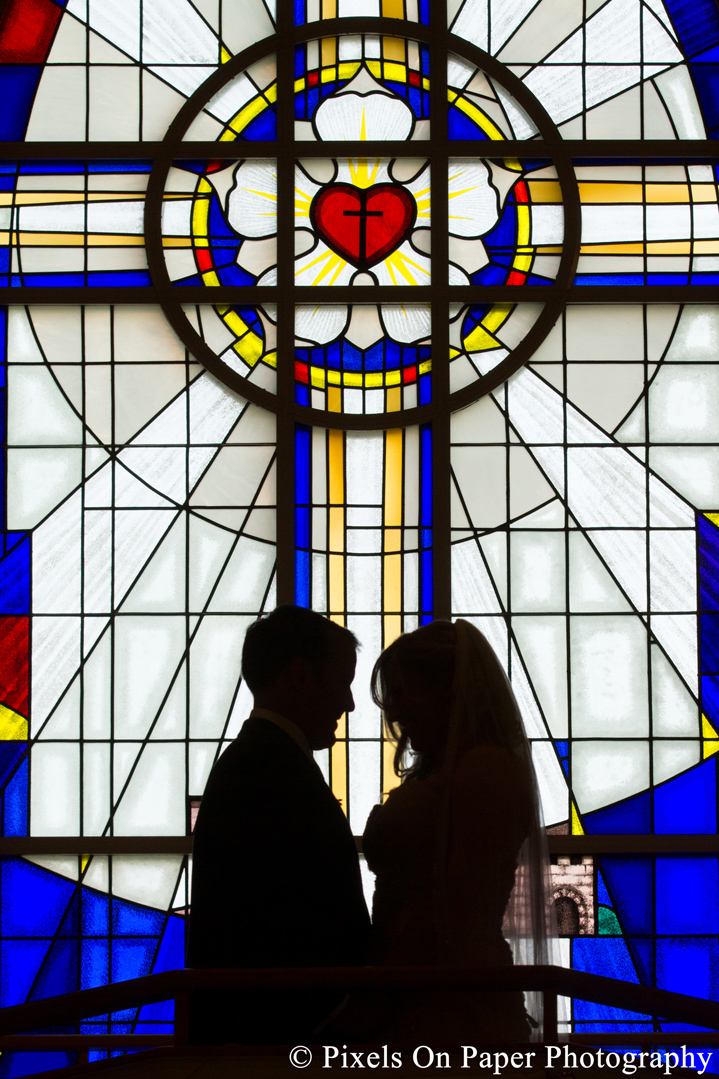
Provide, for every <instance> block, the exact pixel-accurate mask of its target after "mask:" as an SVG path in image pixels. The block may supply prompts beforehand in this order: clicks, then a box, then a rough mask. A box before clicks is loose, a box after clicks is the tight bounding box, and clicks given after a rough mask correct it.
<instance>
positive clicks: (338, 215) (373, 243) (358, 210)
mask: <svg viewBox="0 0 719 1079" xmlns="http://www.w3.org/2000/svg"><path fill="white" fill-rule="evenodd" d="M416 217H417V207H416V205H415V201H414V199H413V198H412V196H411V195H410V193H409V191H407V189H406V188H404V187H399V186H398V185H397V184H375V186H374V187H367V188H361V187H352V185H351V184H333V185H332V186H331V187H325V188H324V189H323V190H322V191H320V192H319V194H318V195H316V197H315V200H314V202H313V203H312V207H311V209H310V219H311V221H312V224H313V225H314V226H315V228H316V229H317V231H318V232H319V233H320V235H321V236H322V238H323V239H324V241H325V242H326V243H327V245H328V246H329V247H331V248H332V250H333V251H336V252H337V254H338V255H341V256H342V258H344V259H346V260H347V262H351V263H352V265H353V266H357V267H358V268H359V269H361V270H366V269H369V267H370V266H375V265H376V264H377V263H378V262H381V261H382V259H383V258H386V257H387V255H389V254H390V253H391V252H392V251H394V250H395V249H396V248H398V247H399V245H400V244H401V243H402V241H403V240H404V239H405V238H406V237H407V234H408V233H409V232H410V231H411V229H412V227H413V226H414V223H415V220H416Z"/></svg>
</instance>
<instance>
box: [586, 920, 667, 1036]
mask: <svg viewBox="0 0 719 1079" xmlns="http://www.w3.org/2000/svg"><path fill="white" fill-rule="evenodd" d="M572 960H573V962H572V965H573V967H574V969H575V970H584V971H586V972H587V973H589V974H604V975H605V976H606V977H609V978H619V979H620V980H621V981H624V982H633V983H634V984H635V985H636V984H637V983H638V981H639V979H638V978H637V973H636V971H635V969H634V964H633V962H632V959H631V956H630V954H629V949H628V948H627V945H626V942H625V941H624V939H623V938H622V937H577V938H576V939H575V940H574V941H573V942H572ZM574 1015H575V1018H576V1019H577V1020H579V1021H584V1022H604V1023H607V1022H609V1023H611V1022H621V1021H622V1020H625V1021H635V1020H638V1021H640V1022H641V1021H645V1022H646V1021H647V1020H649V1021H650V1020H651V1016H649V1015H642V1014H641V1013H639V1012H631V1011H627V1010H626V1009H624V1008H612V1007H610V1006H609V1005H606V1004H594V1003H592V1002H590V1001H586V1000H582V1001H578V1000H575V1002H574Z"/></svg>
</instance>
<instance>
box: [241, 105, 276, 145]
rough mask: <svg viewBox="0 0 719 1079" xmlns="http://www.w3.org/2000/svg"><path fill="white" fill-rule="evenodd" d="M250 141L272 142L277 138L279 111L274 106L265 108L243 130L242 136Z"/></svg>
mask: <svg viewBox="0 0 719 1079" xmlns="http://www.w3.org/2000/svg"><path fill="white" fill-rule="evenodd" d="M240 137H241V138H243V139H247V140H248V141H250V142H271V141H273V140H274V139H276V138H277V113H276V112H275V110H274V108H268V109H265V111H264V112H262V113H260V115H259V116H256V117H255V119H254V120H252V122H251V123H249V124H248V125H247V127H246V128H245V129H244V130H243V132H242V135H241V136H240Z"/></svg>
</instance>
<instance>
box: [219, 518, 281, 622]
mask: <svg viewBox="0 0 719 1079" xmlns="http://www.w3.org/2000/svg"><path fill="white" fill-rule="evenodd" d="M274 564H275V548H274V546H272V545H271V544H268V543H259V542H258V541H257V540H251V539H248V538H245V537H244V536H242V537H240V539H239V541H238V543H237V546H236V547H235V549H234V551H233V553H232V556H231V558H230V561H229V563H228V565H227V568H226V569H225V571H224V573H223V574H222V578H221V580H220V583H219V585H218V587H217V591H216V592H215V594H214V595H213V597H212V599H211V601H210V605H209V609H210V610H211V611H246V612H251V613H253V614H254V613H255V612H256V611H259V610H261V608H262V601H263V599H264V598H265V592H266V591H267V586H268V584H269V582H270V575H271V573H272V570H273V568H274Z"/></svg>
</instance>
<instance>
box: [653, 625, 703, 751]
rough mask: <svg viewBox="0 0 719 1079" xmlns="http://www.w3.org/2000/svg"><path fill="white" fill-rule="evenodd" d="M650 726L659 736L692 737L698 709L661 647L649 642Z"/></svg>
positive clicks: (694, 731) (694, 736)
mask: <svg viewBox="0 0 719 1079" xmlns="http://www.w3.org/2000/svg"><path fill="white" fill-rule="evenodd" d="M651 656H652V728H653V731H654V734H656V735H658V736H662V737H667V736H671V735H675V736H680V737H687V736H688V737H690V738H696V737H697V735H698V733H699V709H698V706H697V702H696V701H695V700H694V698H693V697H692V696H691V694H690V693H689V691H688V690H687V688H686V686H685V685H684V683H683V682H682V680H681V678H680V677H679V675H678V674H677V673H676V671H675V670H674V668H673V667H672V666H671V664H670V663H669V660H668V659H667V658H666V656H665V655H664V653H663V652H662V650H661V648H659V647H658V646H657V645H655V644H654V645H652V648H651Z"/></svg>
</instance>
